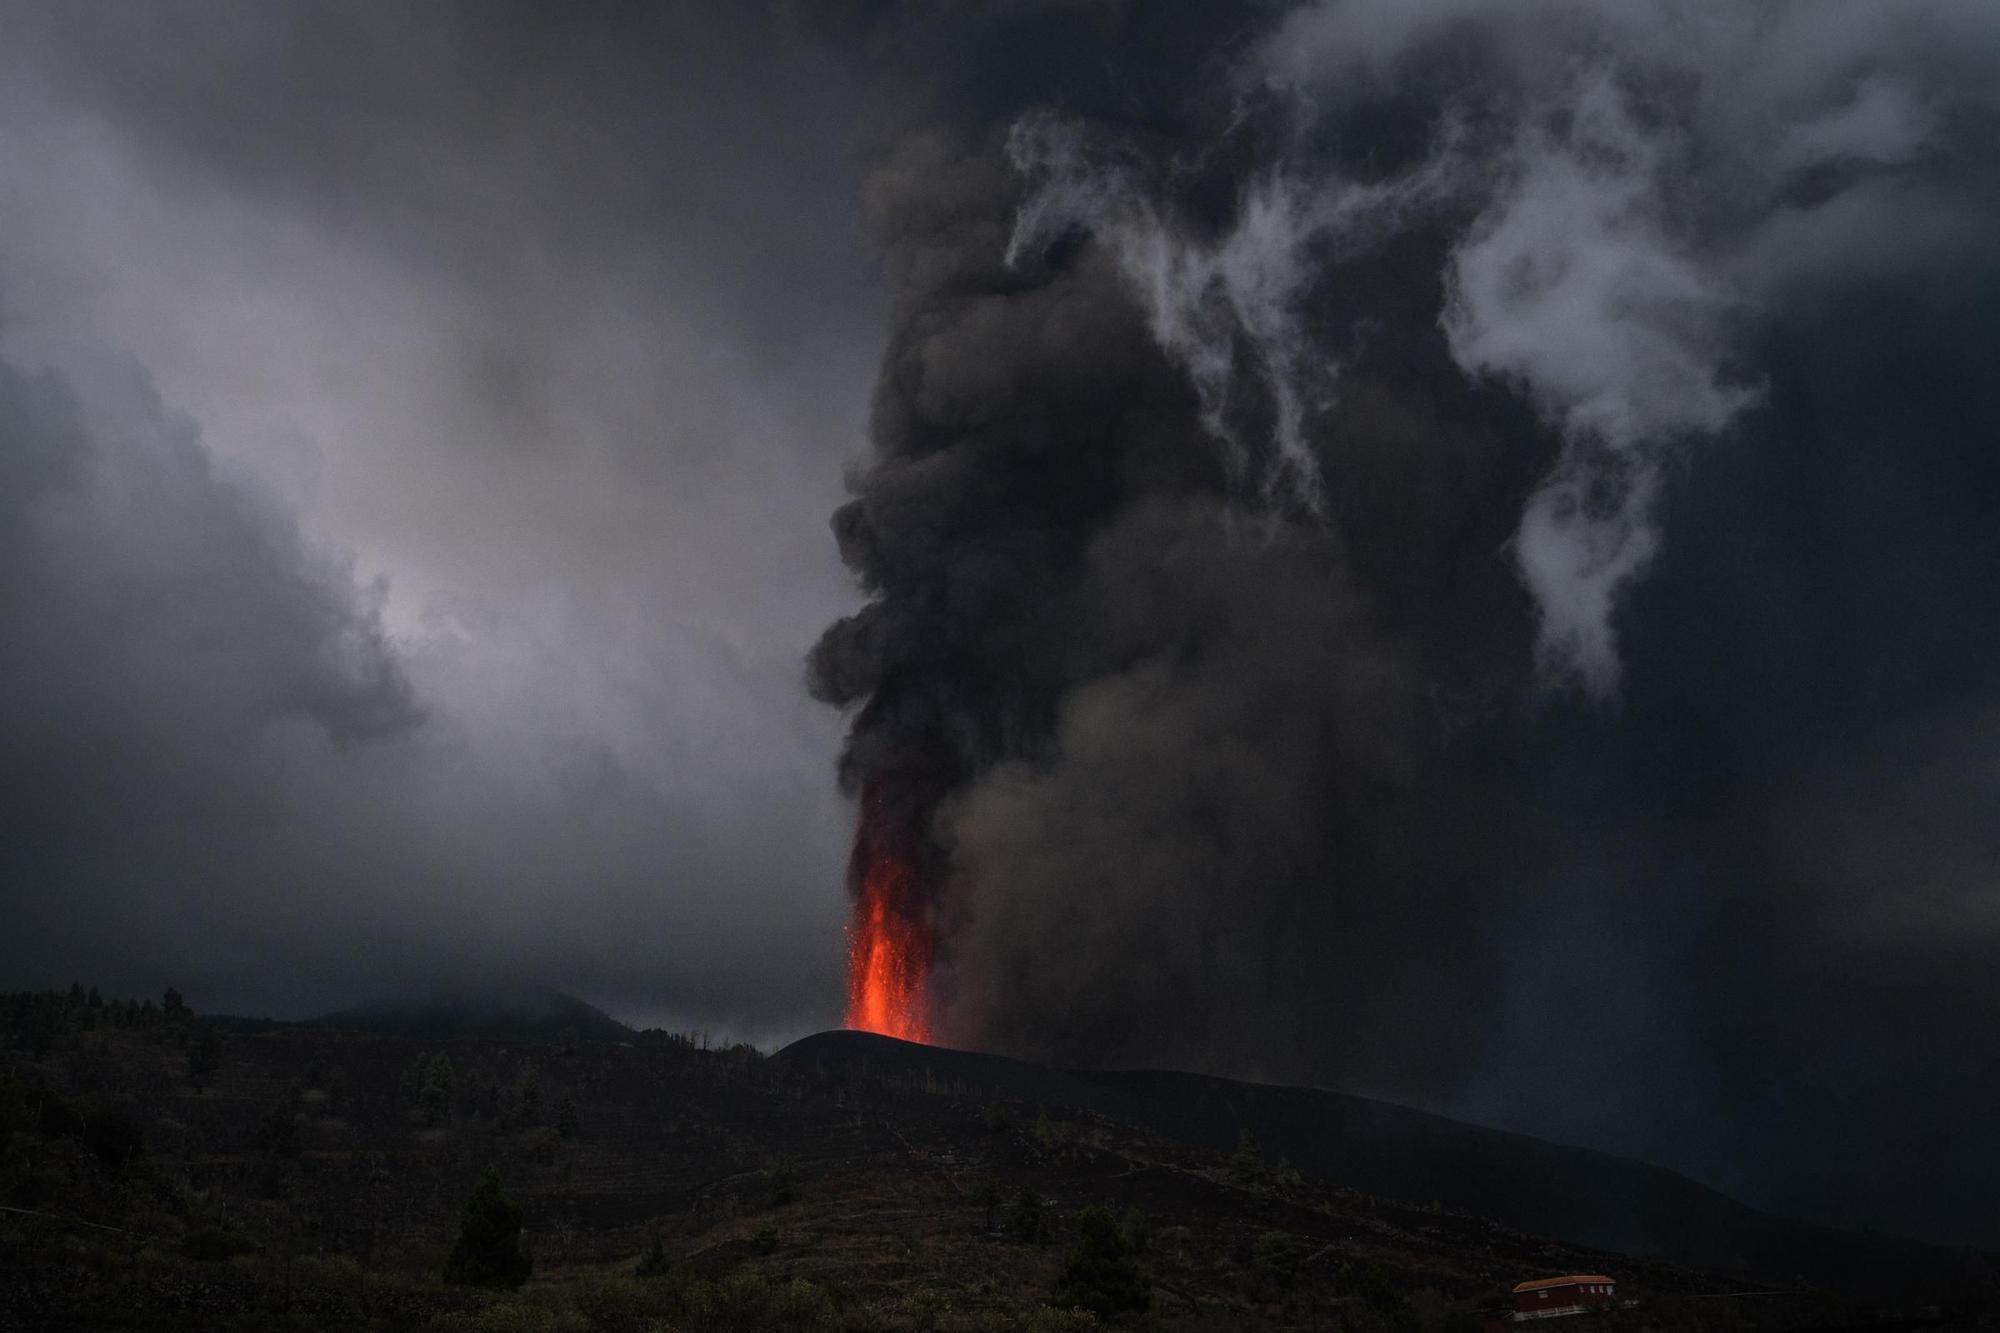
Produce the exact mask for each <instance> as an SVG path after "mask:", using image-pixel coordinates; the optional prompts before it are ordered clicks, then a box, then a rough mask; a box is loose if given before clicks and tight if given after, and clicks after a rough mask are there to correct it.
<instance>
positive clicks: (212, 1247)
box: [181, 1227, 257, 1264]
mask: <svg viewBox="0 0 2000 1333" xmlns="http://www.w3.org/2000/svg"><path fill="white" fill-rule="evenodd" d="M256 1250H257V1247H256V1245H254V1244H253V1243H252V1242H251V1241H249V1240H248V1239H246V1238H245V1237H243V1236H239V1235H237V1234H236V1233H235V1232H233V1231H224V1230H223V1229H222V1228H221V1227H201V1228H199V1229H197V1230H194V1231H190V1232H189V1233H188V1234H187V1235H186V1236H185V1237H183V1238H182V1240H181V1253H182V1254H184V1255H186V1256H187V1257H188V1258H190V1259H193V1260H194V1261H195V1262H197V1263H204V1264H217V1263H225V1262H227V1261H228V1260H231V1259H235V1258H237V1257H239V1256H241V1255H246V1254H254V1253H256Z"/></svg>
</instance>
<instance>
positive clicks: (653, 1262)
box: [634, 1236, 674, 1277]
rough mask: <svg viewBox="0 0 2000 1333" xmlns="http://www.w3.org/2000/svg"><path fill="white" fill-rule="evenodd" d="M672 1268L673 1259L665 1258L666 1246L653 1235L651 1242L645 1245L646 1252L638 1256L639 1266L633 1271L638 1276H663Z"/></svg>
mask: <svg viewBox="0 0 2000 1333" xmlns="http://www.w3.org/2000/svg"><path fill="white" fill-rule="evenodd" d="M673 1268H674V1261H673V1260H671V1259H669V1258H667V1247H666V1246H665V1245H663V1244H661V1243H660V1238H659V1237H658V1236H655V1237H653V1243H652V1244H650V1245H648V1246H647V1247H646V1252H645V1253H644V1254H642V1255H640V1256H639V1267H638V1268H637V1269H636V1270H634V1271H636V1272H637V1273H638V1275H639V1276H640V1277H665V1276H666V1275H667V1274H668V1273H671V1272H672V1271H673Z"/></svg>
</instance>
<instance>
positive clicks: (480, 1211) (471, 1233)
mask: <svg viewBox="0 0 2000 1333" xmlns="http://www.w3.org/2000/svg"><path fill="white" fill-rule="evenodd" d="M533 1268H534V1263H533V1261H532V1260H530V1259H529V1257H528V1252H527V1250H526V1248H525V1247H523V1245H522V1244H521V1206H520V1205H519V1204H517V1203H515V1202H514V1201H513V1200H512V1199H510V1198H508V1197H507V1196H506V1195H505V1194H503V1193H501V1191H500V1177H499V1175H498V1174H497V1173H496V1172H493V1171H490V1170H489V1171H487V1172H486V1173H484V1174H483V1175H481V1176H480V1177H479V1183H478V1184H476V1185H474V1186H473V1187H472V1197H471V1198H469V1199H467V1200H466V1201H465V1215H464V1217H463V1218H462V1219H461V1220H460V1222H459V1227H458V1244H456V1245H454V1246H453V1247H452V1250H451V1257H450V1258H449V1259H447V1260H445V1265H444V1275H445V1280H446V1281H447V1282H460V1283H465V1284H467V1285H470V1286H477V1287H518V1286H520V1285H521V1284H522V1283H523V1282H526V1281H527V1280H528V1274H529V1272H530V1271H531V1270H532V1269H533Z"/></svg>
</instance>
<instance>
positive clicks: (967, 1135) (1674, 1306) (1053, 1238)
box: [0, 997, 1991, 1333]
mask: <svg viewBox="0 0 2000 1333" xmlns="http://www.w3.org/2000/svg"><path fill="white" fill-rule="evenodd" d="M14 998H15V999H17V1000H18V999H20V997H14ZM0 1020H4V1021H6V1022H8V1023H9V1024H10V1026H9V1028H8V1030H7V1031H5V1032H0V1042H4V1044H5V1045H7V1046H11V1047H12V1048H14V1052H15V1053H14V1055H13V1056H12V1057H11V1059H10V1062H9V1064H8V1066H7V1070H8V1072H7V1074H6V1077H5V1081H4V1083H3V1084H0V1130H4V1144H5V1152H4V1159H3V1160H0V1207H4V1211H0V1328H4V1329H16V1328H19V1329H37V1330H39V1329H58V1328H104V1327H116V1328H127V1329H140V1328H201V1329H266V1328H334V1327H340V1328H345V1327H373V1328H433V1329H536V1330H551V1331H553V1330H558V1329H561V1330H590V1329H604V1330H631V1331H634V1333H636V1331H637V1330H663V1329H688V1330H707V1329H732V1328H763V1327H780V1328H800V1329H807V1328H810V1329H829V1330H832V1329H840V1330H849V1329H851V1330H862V1329H887V1330H909V1331H910V1333H928V1331H935V1333H960V1331H963V1333H975V1331H976V1333H1001V1331H1002V1330H1007V1329H1022V1330H1028V1329H1035V1330H1050V1331H1053V1330H1057V1329H1076V1328H1084V1327H1090V1326H1093V1325H1094V1324H1095V1323H1097V1322H1099V1321H1097V1320H1096V1319H1095V1318H1094V1317H1093V1316H1089V1315H1082V1314H1076V1313H1073V1312H1071V1311H1070V1310H1069V1309H1068V1308H1067V1307H1069V1306H1071V1305H1073V1304H1074V1303H1075V1302H1076V1301H1078V1300H1080V1299H1082V1300H1089V1299H1094V1297H1093V1296H1092V1295H1091V1292H1090V1291H1089V1290H1084V1291H1083V1293H1082V1295H1079V1288H1078V1287H1077V1285H1076V1283H1075V1282H1074V1281H1072V1282H1070V1283H1068V1284H1067V1285H1065V1281H1064V1274H1065V1272H1066V1271H1069V1270H1070V1268H1071V1264H1072V1258H1073V1256H1074V1254H1075V1253H1076V1251H1077V1249H1078V1247H1079V1246H1081V1245H1082V1237H1083V1236H1084V1235H1085V1234H1086V1233H1087V1232H1088V1231H1089V1229H1090V1227H1091V1226H1093V1225H1095V1224H1093V1223H1092V1222H1091V1218H1092V1217H1093V1214H1092V1213H1091V1212H1090V1211H1089V1210H1090V1209H1091V1208H1092V1207H1094V1206H1101V1207H1103V1208H1106V1209H1108V1210H1110V1213H1109V1216H1110V1217H1111V1218H1115V1219H1117V1220H1116V1221H1115V1222H1110V1221H1107V1222H1106V1223H1105V1224H1104V1225H1108V1226H1110V1227H1111V1229H1112V1232H1113V1233H1115V1235H1116V1236H1117V1237H1118V1238H1119V1244H1120V1245H1123V1246H1129V1254H1127V1255H1125V1257H1123V1258H1121V1259H1120V1260H1119V1264H1121V1265H1123V1268H1122V1269H1121V1271H1125V1272H1128V1273H1129V1274H1130V1275H1131V1283H1132V1284H1133V1286H1132V1287H1131V1289H1130V1290H1128V1291H1127V1295H1128V1296H1130V1295H1132V1292H1133V1291H1136V1292H1137V1293H1138V1295H1137V1297H1136V1299H1138V1300H1140V1301H1141V1302H1142V1303H1143V1304H1144V1305H1145V1306H1146V1307H1147V1309H1146V1311H1145V1313H1144V1314H1143V1315H1142V1316H1130V1315H1128V1316H1120V1317H1118V1318H1116V1319H1114V1320H1113V1322H1123V1321H1124V1320H1125V1319H1130V1318H1134V1317H1136V1318H1137V1321H1138V1322H1139V1323H1141V1324H1143V1325H1144V1326H1147V1327H1155V1328H1169V1329H1172V1328H1217V1327H1230V1328H1235V1327H1253V1328H1256V1327H1261V1328H1296V1329H1306V1328H1317V1329H1333V1328H1346V1329H1423V1328H1430V1329H1439V1330H1446V1329H1468V1328H1476V1327H1478V1326H1479V1324H1480V1320H1481V1315H1482V1312H1484V1311H1488V1310H1491V1309H1493V1308H1495V1307H1496V1306H1498V1305H1500V1304H1502V1303H1504V1301H1505V1299H1506V1294H1507V1291H1508V1288H1509V1287H1510V1286H1511V1284H1512V1283H1513V1282H1515V1281H1517V1280H1520V1279H1521V1278H1523V1277H1532V1276H1540V1275H1546V1274H1551V1273H1561V1272H1569V1271H1605V1272H1609V1273H1612V1274H1615V1275H1616V1276H1617V1278H1618V1279H1619V1282H1620V1290H1621V1294H1623V1295H1625V1296H1627V1297H1628V1298H1629V1299H1632V1300H1634V1301H1636V1302H1638V1304H1637V1305H1636V1306H1635V1307H1633V1308H1632V1309H1631V1310H1628V1311H1625V1312H1623V1313H1621V1314H1619V1315H1617V1316H1613V1317H1611V1318H1610V1319H1608V1320H1606V1321H1605V1322H1606V1323H1608V1324H1611V1323H1615V1324H1619V1325H1621V1326H1623V1325H1631V1326H1635V1327H1637V1326H1647V1327H1671V1328H1707V1327H1771V1328H1803V1327H1829V1326H1871V1325H1872V1326H1895V1327H1918V1326H1936V1325H1937V1324H1938V1321H1939V1320H1942V1319H1944V1318H1946V1317H1947V1315H1946V1314H1944V1313H1937V1312H1930V1313H1927V1312H1926V1309H1927V1307H1934V1306H1939V1305H1944V1306H1946V1307H1947V1309H1948V1311H1951V1312H1955V1313H1951V1314H1950V1317H1953V1318H1957V1317H1960V1316H1966V1315H1969V1314H1970V1312H1972V1311H1974V1310H1975V1309H1977V1308H1980V1307H1978V1306H1977V1305H1976V1304H1975V1303H1976V1302H1978V1301H1990V1299H1991V1291H1990V1289H1981V1288H1979V1287H1977V1286H1976V1285H1975V1284H1976V1283H1977V1282H1978V1281H1979V1280H1980V1277H1981V1275H1980V1273H1979V1272H1978V1271H1977V1269H1976V1268H1968V1269H1966V1270H1965V1271H1963V1272H1960V1273H1957V1274H1955V1275H1953V1279H1952V1282H1951V1283H1950V1284H1948V1285H1944V1286H1940V1287H1937V1288H1934V1289H1926V1290H1924V1291H1923V1292H1921V1293H1920V1294H1917V1295H1912V1294H1911V1293H1908V1292H1904V1293H1900V1294H1898V1295H1896V1296H1892V1297H1888V1298H1881V1299H1877V1300H1873V1301H1864V1300H1856V1299H1853V1298H1850V1297H1841V1296H1834V1295H1828V1294H1824V1293H1818V1292H1814V1291H1810V1290H1805V1289H1794V1290H1791V1291H1789V1292H1787V1293H1786V1294H1781V1295H1777V1296H1771V1295H1749V1294H1745V1293H1747V1292H1750V1291H1751V1290H1753V1287H1752V1286H1751V1285H1750V1284H1746V1283H1744V1282H1742V1281H1740V1280H1737V1279H1735V1278H1731V1277H1726V1276H1718V1275H1717V1274H1715V1273H1713V1272H1705V1271H1702V1270H1700V1269H1697V1268H1694V1267H1691V1266H1685V1265H1677V1264H1673V1263H1669V1262H1665V1261H1662V1260H1658V1259H1650V1258H1627V1257H1623V1256H1619V1255H1616V1254H1613V1253H1610V1252H1607V1251H1605V1250H1603V1249H1595V1248H1590V1247H1586V1246H1582V1245H1578V1244H1575V1243H1571V1242H1567V1241H1563V1240H1558V1239H1550V1238H1547V1237H1541V1236H1536V1235H1534V1234H1531V1233H1529V1232H1526V1231H1523V1230H1520V1229H1518V1228H1511V1227H1507V1226H1504V1225H1501V1224H1500V1223H1498V1222H1495V1221H1491V1220H1487V1219H1483V1218H1479V1217H1476V1216H1473V1215H1470V1214H1468V1213H1465V1212H1462V1211H1457V1210H1453V1209H1451V1208H1447V1207H1439V1206H1438V1205H1437V1204H1436V1203H1434V1202H1432V1201H1430V1200H1427V1199H1426V1200H1420V1201H1412V1202H1397V1201H1393V1200H1391V1199H1388V1198H1385V1197H1382V1196H1380V1195H1378V1194H1375V1193H1369V1192H1363V1191H1360V1190H1357V1189H1354V1188H1351V1187H1350V1186H1348V1185H1345V1184H1343V1183H1340V1182H1338V1181H1337V1180H1333V1179H1321V1178H1317V1177H1316V1176H1315V1175H1313V1174H1311V1173H1308V1172H1304V1171H1301V1170H1296V1169H1294V1167H1293V1165H1292V1164H1293V1163H1297V1162H1298V1161H1299V1160H1300V1158H1299V1156H1295V1155H1293V1154H1291V1153H1290V1152H1289V1150H1286V1151H1284V1152H1283V1153H1282V1154H1281V1152H1280V1151H1279V1150H1278V1149H1276V1148H1275V1147H1274V1146H1272V1145H1271V1144H1268V1143H1267V1144H1266V1151H1264V1152H1263V1153H1258V1152H1254V1151H1251V1152H1244V1151H1237V1150H1236V1149H1235V1147H1234V1146H1233V1144H1232V1147H1231V1150H1230V1151H1226V1152H1225V1151H1220V1150H1218V1149H1217V1148H1215V1147H1212V1146H1203V1145H1200V1144H1197V1143H1194V1142H1190V1141H1188V1136H1185V1135H1178V1134H1169V1133H1166V1132H1163V1131H1161V1130H1159V1129H1155V1128H1150V1127H1148V1125H1147V1124H1146V1123H1144V1121H1145V1119H1146V1116H1147V1114H1157V1113H1156V1112H1154V1113H1148V1112H1146V1111H1145V1108H1146V1107H1147V1106H1149V1105H1157V1104H1158V1103H1159V1102H1160V1101H1161V1098H1160V1094H1159V1092H1158V1090H1157V1089H1155V1088H1150V1087H1148V1086H1145V1085H1146V1082H1147V1080H1148V1079H1151V1078H1155V1077H1158V1076H1118V1077H1113V1078H1094V1077H1085V1076H1079V1075H1074V1074H1066V1073H1062V1072H1060V1071H1049V1070H1037V1069H1034V1068H1033V1067H1031V1066H1025V1065H1017V1064H1014V1063H1013V1062H1006V1061H993V1060H991V1059H989V1058H987V1057H978V1056H966V1055H963V1054H960V1053H954V1052H945V1051H935V1050H931V1049H928V1048H916V1047H906V1046H902V1045H899V1044H894V1043H885V1042H883V1041H881V1040H879V1039H870V1038H862V1037H857V1036H853V1035H851V1034H849V1035H829V1036H825V1037H821V1038H815V1039H811V1040H809V1041H808V1042H805V1043H801V1044H799V1045H795V1046H793V1047H791V1048H789V1049H788V1050H786V1051H784V1052H782V1053H780V1054H779V1055H777V1056H773V1057H764V1056H761V1055H759V1054H758V1053H757V1052H755V1051H752V1050H750V1049H748V1048H744V1047H736V1048H730V1049H718V1050H710V1049H704V1048H703V1047H702V1046H701V1045H699V1044H698V1043H695V1042H691V1041H689V1040H687V1039H684V1038H680V1037H675V1036H672V1035H669V1034H664V1033H644V1034H636V1035H634V1036H631V1037H629V1038H625V1039H623V1040H618V1041H596V1040H590V1039H582V1040H579V1041H577V1042H575V1043H574V1044H573V1045H570V1046H562V1045H557V1046H553V1047H552V1046H550V1045H547V1044H539V1043H528V1042H512V1041H492V1040H484V1039H477V1038H465V1039H458V1040H453V1041H418V1040H413V1039H409V1038H404V1037H396V1036H381V1035H375V1034H371V1033H365V1032H354V1031H346V1030H335V1029H330V1028H321V1027H314V1026H289V1027H282V1028H276V1029H272V1030H269V1031H263V1032H254V1033H245V1032H235V1033H221V1034H218V1033H217V1032H216V1030H215V1029H213V1028H206V1027H205V1026H204V1025H203V1024H202V1022H201V1021H200V1020H198V1019H196V1018H194V1017H193V1016H192V1015H189V1014H187V1013H186V1012H185V1011H181V1012H179V1013H161V1012H160V1011H158V1010H156V1009H154V1010H150V1012H142V1011H139V1010H137V1009H136V1007H134V1008H131V1009H127V1008H124V1007H120V1006H105V1007H102V1008H97V1007H88V1006H84V1005H82V1003H81V1002H80V1001H79V1002H75V1003H71V1002H68V1001H64V1000H62V999H61V998H60V997H55V998H50V997H42V998H40V999H34V1000H32V1002H28V1003H24V1004H15V1005H13V1006H11V1007H9V1006H7V1005H0ZM205 1034H206V1035H205ZM1235 1086H1237V1087H1239V1088H1240V1085H1235ZM1217 1095H1218V1097H1220V1096H1221V1093H1220V1092H1218V1093H1217ZM1229 1095H1230V1096H1238V1095H1247V1094H1239V1093H1230V1094H1229ZM1093 1096H1094V1097H1098V1098H1101V1099H1103V1100H1102V1101H1100V1102H1099V1103H1097V1104H1096V1105H1093V1104H1092V1103H1091V1101H1090V1098H1091V1097H1093ZM1253 1100H1254V1098H1253ZM1165 1101H1166V1102H1168V1103H1170V1104H1179V1105H1182V1106H1183V1107H1186V1106H1188V1105H1194V1106H1196V1107H1197V1108H1199V1107H1203V1106H1207V1105H1209V1103H1208V1102H1204V1101H1202V1100H1201V1099H1194V1100H1193V1101H1192V1102H1191V1101H1190V1099H1189V1098H1187V1097H1185V1096H1180V1095H1178V1094H1177V1095H1176V1096H1175V1097H1168V1098H1166V1099H1165ZM1214 1104H1215V1105H1224V1104H1228V1103H1227V1099H1226V1098H1224V1099H1223V1100H1220V1101H1215V1102H1214ZM1099 1108H1109V1109H1108V1110H1107V1109H1099ZM1135 1108H1137V1110H1136V1112H1135ZM1253 1110H1254V1108H1253ZM1114 1111H1115V1112H1117V1114H1115V1115H1114V1114H1113V1113H1112V1112H1114ZM1201 1114H1202V1115H1204V1116H1206V1115H1208V1114H1209V1112H1208V1111H1206V1110H1203V1111H1202V1112H1201ZM1127 1117H1130V1118H1127ZM1218 1123H1219V1122H1218ZM1259 1132H1260V1133H1261V1131H1259ZM1301 1155H1302V1154H1301ZM1281 1156H1282V1157H1285V1158H1289V1159H1290V1161H1289V1162H1287V1161H1285V1160H1281ZM489 1167H490V1168H493V1169H494V1170H496V1171H497V1173H498V1178H499V1181H500V1183H501V1186H502V1187H503V1189H504V1191H505V1193H506V1194H507V1195H508V1196H511V1197H512V1198H513V1199H515V1200H517V1201H518V1203H519V1204H520V1206H521V1208H522V1209H523V1212H524V1216H525V1224H526V1235H527V1239H528V1243H529V1245H530V1247H531V1249H532V1252H533V1259H534V1273H533V1276H532V1278H531V1279H530V1280H529V1282H528V1284H527V1286H526V1287H524V1288H523V1289H522V1290H521V1291H519V1292H518V1293H507V1292H498V1293H489V1292H485V1291H481V1290H478V1289H476V1288H467V1287H462V1286H452V1285H448V1284H446V1283H444V1282H443V1281H441V1274H442V1272H443V1270H444V1265H445V1260H446V1257H447V1255H448V1253H449V1252H450V1250H451V1248H452V1245H453V1242H454V1239H455V1238H456V1236H457V1233H458V1227H459V1221H460V1215H461V1210H462V1208H463V1206H464V1204H465V1201H466V1200H467V1198H468V1196H469V1195H470V1193H471V1191H472V1188H473V1185H474V1183H475V1181H476V1180H477V1178H478V1177H479V1175H480V1173H481V1171H482V1170H484V1169H486V1168H489ZM1098 1216H1102V1215H1098ZM1754 1290H1759V1291H1768V1290H1770V1288H1769V1285H1768V1284H1763V1285H1759V1286H1756V1287H1755V1288H1754ZM1052 1306H1062V1307H1065V1308H1063V1309H1060V1310H1058V1309H1055V1308H1051V1307H1052ZM1987 1308H1990V1307H1987ZM1107 1313H1110V1312H1109V1311H1107ZM1885 1319H1893V1320H1895V1321H1897V1322H1892V1323H1890V1324H1887V1325H1884V1324H1883V1323H1882V1321H1883V1320H1885ZM1580 1333H1581V1331H1580Z"/></svg>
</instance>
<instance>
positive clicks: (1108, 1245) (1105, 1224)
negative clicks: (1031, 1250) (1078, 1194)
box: [1055, 1208, 1152, 1319]
mask: <svg viewBox="0 0 2000 1333" xmlns="http://www.w3.org/2000/svg"><path fill="white" fill-rule="evenodd" d="M1076 1226H1077V1236H1076V1244H1075V1245H1072V1246H1071V1247H1070V1249H1069V1253H1068V1254H1066V1255H1065V1256H1064V1257H1063V1269H1062V1275H1061V1276H1060V1277H1058V1278H1057V1279H1056V1288H1055V1303H1056V1305H1057V1306H1058V1307H1060V1308H1062V1309H1083V1310H1089V1311H1090V1312H1091V1313H1092V1314H1095V1315H1096V1316H1098V1317H1099V1318H1100V1319H1110V1318H1112V1317H1113V1316H1116V1315H1121V1314H1137V1313H1139V1312H1141V1311H1143V1310H1144V1309H1145V1308H1146V1307H1147V1306H1148V1305H1149V1304H1151V1303H1152V1301H1151V1294H1150V1292H1149V1290H1148V1288H1147V1284H1146V1279H1145V1277H1144V1276H1143V1275H1142V1274H1141V1273H1140V1272H1139V1264H1138V1261H1137V1260H1136V1259H1135V1258H1134V1257H1133V1253H1132V1242H1131V1240H1130V1239H1129V1238H1128V1237H1127V1236H1126V1235H1125V1231H1124V1229H1123V1228H1122V1227H1120V1226H1119V1225H1118V1219H1117V1218H1115V1217H1113V1216H1112V1215H1111V1210H1110V1209H1108V1208H1086V1209H1084V1210H1083V1211H1082V1212H1080V1213H1078V1214H1077V1215H1076Z"/></svg>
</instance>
